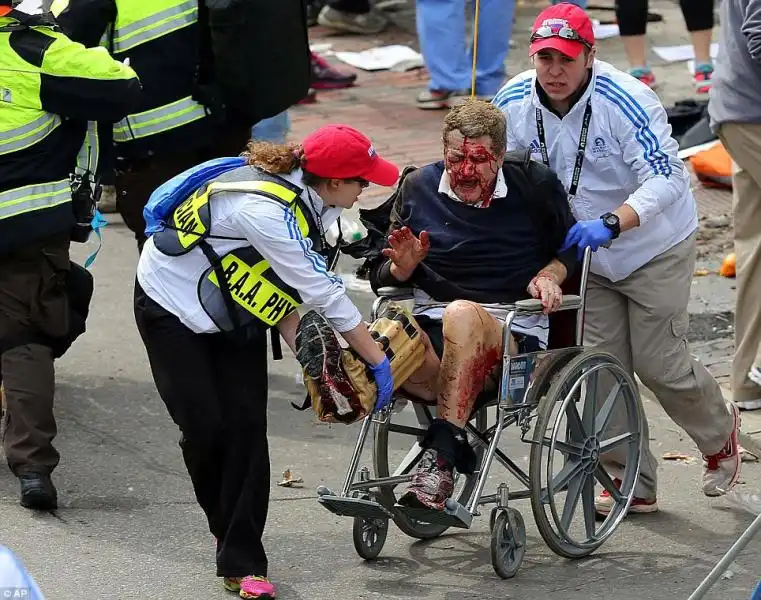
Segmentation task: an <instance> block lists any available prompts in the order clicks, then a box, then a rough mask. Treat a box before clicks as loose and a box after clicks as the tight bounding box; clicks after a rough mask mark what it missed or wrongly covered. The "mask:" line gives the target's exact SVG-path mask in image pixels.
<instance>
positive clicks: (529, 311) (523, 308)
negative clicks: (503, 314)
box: [515, 294, 581, 315]
mask: <svg viewBox="0 0 761 600" xmlns="http://www.w3.org/2000/svg"><path fill="white" fill-rule="evenodd" d="M580 308H581V296H577V295H575V294H567V295H565V296H563V301H562V302H561V303H560V308H558V310H559V311H560V310H579V309H580ZM543 311H544V307H543V306H542V301H541V300H539V299H537V298H529V299H527V300H518V302H516V303H515V312H516V314H522V315H535V314H540V313H542V312H543Z"/></svg>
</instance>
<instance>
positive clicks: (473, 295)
mask: <svg viewBox="0 0 761 600" xmlns="http://www.w3.org/2000/svg"><path fill="white" fill-rule="evenodd" d="M518 168H519V167H518V166H516V165H515V164H512V165H508V164H507V163H506V164H505V166H503V172H504V174H505V181H506V183H507V189H508V191H507V196H506V197H504V198H494V199H493V200H492V202H491V204H490V205H489V206H488V207H486V208H475V207H473V206H469V205H467V204H464V203H462V202H458V201H456V200H453V199H451V198H449V197H448V196H447V195H445V194H440V193H439V192H438V187H439V181H440V180H441V175H442V173H443V169H444V164H443V162H438V163H434V164H431V165H427V166H425V167H422V168H420V169H417V170H416V171H413V172H412V173H410V174H409V175H408V176H407V177H406V178H405V179H404V181H403V182H402V185H401V187H400V189H399V195H398V198H397V200H396V203H395V206H394V210H393V212H392V219H391V228H392V229H396V228H399V227H402V226H404V225H406V226H408V227H409V228H410V229H411V230H412V231H413V232H414V233H415V235H419V234H420V232H421V231H423V230H425V231H427V232H428V233H429V235H430V239H431V248H430V251H429V252H428V255H427V256H426V258H425V260H424V261H423V263H422V264H421V265H420V266H419V267H418V269H417V270H416V271H415V273H414V274H413V276H412V278H411V280H410V283H412V284H414V285H415V286H417V287H419V288H420V289H422V290H423V291H425V292H426V293H428V294H429V295H431V296H432V297H433V298H435V299H436V300H440V301H452V300H457V299H460V300H473V301H476V302H503V303H509V302H515V301H516V300H520V299H523V298H527V297H528V292H527V291H526V288H527V287H528V284H529V282H530V281H531V279H532V278H533V277H534V276H535V275H536V274H537V273H538V272H539V271H540V270H541V269H542V268H543V267H545V266H546V265H547V264H548V263H549V262H550V261H551V260H552V259H553V258H558V259H560V260H561V261H562V262H563V263H564V264H565V265H566V267H567V268H568V270H569V272H570V271H572V270H573V267H574V265H575V249H572V250H571V251H570V252H566V253H563V255H559V254H558V252H557V250H559V249H560V247H561V246H562V244H563V240H564V238H565V235H566V233H567V231H568V229H570V227H571V226H572V225H573V223H574V219H573V216H572V215H571V211H570V208H569V206H568V201H567V196H566V192H565V190H564V189H563V186H562V184H561V183H560V181H559V180H558V178H557V177H556V176H555V174H554V173H552V171H550V170H549V169H547V168H546V167H544V165H541V164H540V163H536V162H532V163H531V165H530V168H529V169H528V172H527V173H525V174H524V175H527V177H526V179H525V180H523V181H522V182H521V181H518V180H517V179H516V178H517V177H518V176H519V175H520V174H519V173H518V172H517V171H516V169H518ZM389 267H390V262H388V261H387V262H386V263H385V264H384V265H381V267H380V268H379V269H376V270H374V277H373V275H371V278H374V279H375V281H373V283H374V285H375V286H376V287H379V286H382V285H394V284H396V285H398V282H396V280H395V279H394V278H393V276H391V274H390V271H389Z"/></svg>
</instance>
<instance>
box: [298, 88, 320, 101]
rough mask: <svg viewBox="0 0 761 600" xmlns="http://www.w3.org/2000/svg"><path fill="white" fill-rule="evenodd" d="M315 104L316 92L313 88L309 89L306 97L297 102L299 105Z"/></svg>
mask: <svg viewBox="0 0 761 600" xmlns="http://www.w3.org/2000/svg"><path fill="white" fill-rule="evenodd" d="M315 102H317V91H316V90H315V89H314V88H309V91H308V92H307V95H306V96H304V98H303V99H301V100H299V104H314V103H315Z"/></svg>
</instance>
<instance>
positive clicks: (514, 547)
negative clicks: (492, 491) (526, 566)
mask: <svg viewBox="0 0 761 600" xmlns="http://www.w3.org/2000/svg"><path fill="white" fill-rule="evenodd" d="M489 521H490V524H491V526H492V528H491V564H492V566H493V567H494V571H495V572H496V573H497V575H499V576H500V577H502V578H503V579H510V578H512V577H515V575H516V573H517V572H518V569H519V568H520V566H521V563H522V562H523V556H524V555H525V554H526V525H525V524H524V523H523V517H522V516H521V513H519V512H518V511H517V510H516V509H514V508H506V509H500V508H495V509H494V510H493V511H492V515H491V519H490V520H489Z"/></svg>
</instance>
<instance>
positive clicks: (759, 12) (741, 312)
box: [708, 0, 761, 410]
mask: <svg viewBox="0 0 761 600" xmlns="http://www.w3.org/2000/svg"><path fill="white" fill-rule="evenodd" d="M720 21H721V40H722V49H721V52H720V53H719V56H718V58H717V61H716V73H715V76H714V80H713V81H714V87H713V89H712V90H711V96H710V101H709V103H708V114H709V116H710V119H711V127H712V129H713V130H714V132H716V133H717V134H718V136H719V138H720V139H721V142H722V144H723V145H724V148H726V150H727V152H729V154H730V155H731V156H732V159H733V160H734V162H735V164H736V167H735V172H734V174H733V175H732V194H733V202H732V210H733V213H734V235H735V254H736V261H737V262H736V265H737V267H736V268H737V298H736V305H735V357H734V360H733V361H732V399H733V400H734V403H735V404H736V405H737V406H738V407H739V408H741V409H744V410H757V409H761V302H759V297H761V1H758V0H724V2H723V3H722V5H721V19H720Z"/></svg>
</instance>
